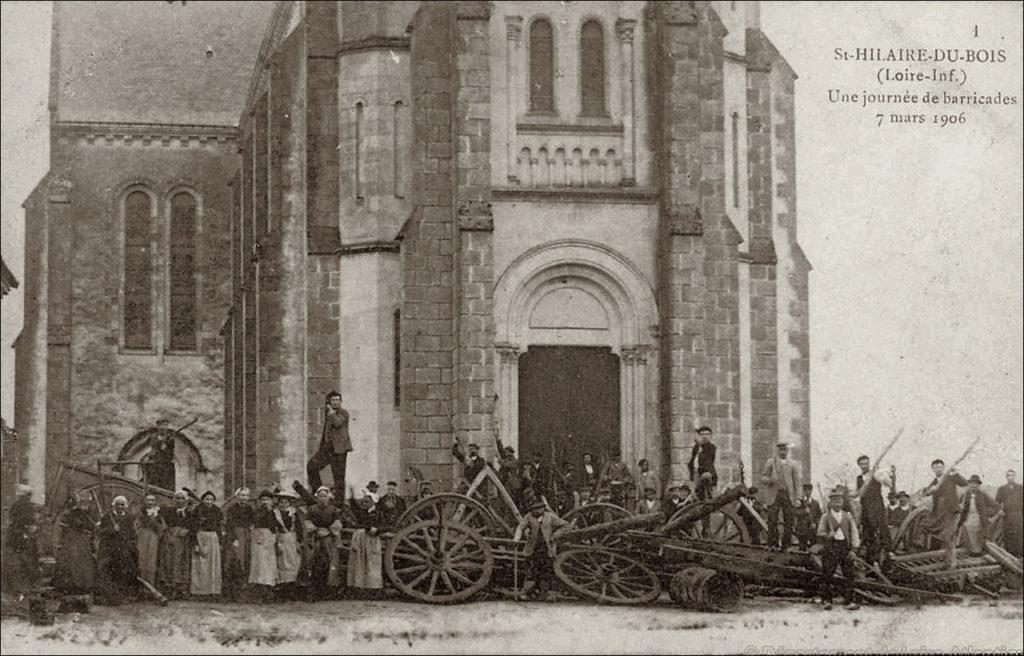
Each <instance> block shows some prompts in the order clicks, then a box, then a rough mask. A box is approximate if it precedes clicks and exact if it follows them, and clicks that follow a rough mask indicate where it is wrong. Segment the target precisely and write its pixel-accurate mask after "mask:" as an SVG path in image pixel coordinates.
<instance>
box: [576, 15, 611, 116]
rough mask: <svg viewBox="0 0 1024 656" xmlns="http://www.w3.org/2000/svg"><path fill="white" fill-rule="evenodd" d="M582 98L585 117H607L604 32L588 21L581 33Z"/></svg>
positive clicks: (594, 22)
mask: <svg viewBox="0 0 1024 656" xmlns="http://www.w3.org/2000/svg"><path fill="white" fill-rule="evenodd" d="M580 98H581V100H582V103H581V104H582V106H581V111H580V113H581V114H582V115H583V116H605V115H606V113H607V112H606V110H605V102H604V30H603V29H602V28H601V23H600V22H598V21H596V20H588V21H587V22H586V23H584V24H583V29H582V30H581V32H580Z"/></svg>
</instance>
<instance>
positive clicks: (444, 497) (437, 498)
mask: <svg viewBox="0 0 1024 656" xmlns="http://www.w3.org/2000/svg"><path fill="white" fill-rule="evenodd" d="M442 518H443V519H444V521H445V522H446V523H449V524H452V523H458V524H465V525H466V526H469V527H470V528H473V529H475V530H477V531H479V532H480V533H482V534H484V535H490V534H495V533H498V534H508V535H511V534H512V531H511V530H510V529H509V527H508V526H506V525H505V523H504V522H502V521H501V520H499V519H498V518H497V517H495V516H494V513H492V512H491V511H490V510H489V509H488V508H487V507H486V506H485V505H483V504H482V503H480V502H479V501H477V500H476V499H471V498H470V497H467V496H465V495H463V494H452V493H450V492H445V493H443V494H433V495H431V496H429V497H425V498H423V499H420V500H419V501H417V502H416V503H414V504H412V505H411V506H409V509H408V510H406V511H405V513H403V514H402V516H401V517H400V518H399V519H398V522H397V524H396V526H404V525H406V524H412V523H414V522H419V521H432V522H434V523H435V524H436V523H438V521H440V520H441V519H442Z"/></svg>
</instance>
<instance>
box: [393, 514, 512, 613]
mask: <svg viewBox="0 0 1024 656" xmlns="http://www.w3.org/2000/svg"><path fill="white" fill-rule="evenodd" d="M384 568H385V570H386V571H387V573H388V578H389V579H390V580H391V582H392V583H393V584H394V586H395V587H396V588H398V589H399V590H401V591H402V592H403V593H405V594H406V595H408V596H409V597H412V598H413V599H416V600H418V601H425V602H427V603H431V604H452V603H458V602H460V601H465V600H466V599H469V598H470V597H472V596H473V595H474V594H476V593H477V592H479V591H480V590H482V589H483V588H484V586H486V585H487V584H488V583H489V582H490V580H491V573H492V572H493V571H494V554H493V553H492V552H491V547H490V545H489V544H487V541H486V540H485V539H484V537H483V536H482V535H480V533H479V532H478V531H476V530H474V529H473V528H471V527H470V526H467V525H466V524H461V523H449V522H446V521H441V522H438V521H431V520H425V521H418V522H413V523H412V524H407V525H405V526H402V527H401V528H399V529H398V532H397V533H396V534H395V535H394V537H393V538H392V540H391V541H390V542H389V543H388V548H387V551H385V553H384Z"/></svg>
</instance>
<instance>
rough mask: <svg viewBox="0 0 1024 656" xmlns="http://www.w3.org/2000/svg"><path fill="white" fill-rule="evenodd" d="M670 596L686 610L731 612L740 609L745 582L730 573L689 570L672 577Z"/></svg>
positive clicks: (700, 569)
mask: <svg viewBox="0 0 1024 656" xmlns="http://www.w3.org/2000/svg"><path fill="white" fill-rule="evenodd" d="M669 595H670V596H671V597H672V600H673V601H675V602H676V603H677V604H679V605H680V606H682V607H683V608H689V609H692V610H700V611H704V612H710V613H727V612H731V611H734V610H736V608H737V607H738V606H739V604H740V601H741V600H742V599H743V582H742V581H741V580H740V579H739V577H737V576H735V575H734V574H730V573H728V572H719V571H718V570H714V569H710V568H707V567H687V568H685V569H682V570H680V571H678V572H676V573H675V574H673V575H672V580H671V582H670V583H669Z"/></svg>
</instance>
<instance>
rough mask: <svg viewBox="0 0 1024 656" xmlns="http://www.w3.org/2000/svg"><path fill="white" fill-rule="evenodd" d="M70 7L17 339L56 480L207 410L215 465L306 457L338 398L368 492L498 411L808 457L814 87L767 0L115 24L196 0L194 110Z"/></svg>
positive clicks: (519, 423)
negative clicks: (131, 71) (804, 197)
mask: <svg viewBox="0 0 1024 656" xmlns="http://www.w3.org/2000/svg"><path fill="white" fill-rule="evenodd" d="M57 7H58V8H57V11H56V14H55V15H56V17H55V39H54V53H55V55H54V58H55V61H54V65H53V70H54V85H53V86H54V92H53V94H52V96H53V97H51V115H52V117H53V127H52V137H53V146H52V149H51V159H52V166H51V172H50V174H49V175H48V176H47V178H46V179H45V180H44V181H43V182H42V183H41V185H40V187H39V188H38V189H37V190H36V192H35V193H34V194H33V195H32V196H31V197H30V198H29V200H28V201H27V202H26V222H27V228H28V230H27V237H26V256H27V257H26V263H27V264H26V276H25V277H26V280H25V284H26V291H28V292H29V293H28V294H27V295H26V298H27V303H26V323H25V330H24V331H23V333H22V336H21V337H20V338H19V341H18V346H17V349H18V351H17V353H18V372H17V373H18V383H17V387H18V394H19V397H18V399H17V403H16V406H17V413H18V414H17V415H16V425H17V426H18V428H19V430H20V431H21V433H22V434H23V435H27V436H28V438H29V440H31V443H32V445H33V446H32V447H30V451H31V454H32V458H30V460H32V462H33V463H35V464H34V465H33V464H30V466H29V469H30V471H34V472H35V473H36V475H37V476H43V477H46V476H51V477H52V472H53V470H54V469H53V468H54V467H55V466H56V463H57V462H59V460H60V459H61V458H69V459H72V460H75V459H77V460H85V461H89V460H90V459H97V458H107V459H111V460H113V459H116V458H119V457H124V456H125V454H127V453H128V452H131V453H132V454H133V455H132V456H131V457H132V458H137V457H142V456H143V455H144V453H142V452H141V451H140V450H139V447H138V439H139V438H138V435H140V434H144V432H145V430H147V428H148V426H149V424H151V423H152V421H153V420H154V419H155V416H156V415H161V416H168V415H169V417H168V418H169V419H170V420H171V422H172V425H173V424H175V423H179V422H180V423H181V424H185V423H187V422H188V421H190V420H191V419H192V418H193V417H197V421H196V422H195V423H194V424H193V425H192V426H190V427H189V428H187V429H186V430H184V431H182V434H181V435H182V437H181V439H182V440H183V441H187V443H186V444H183V446H182V447H181V449H180V450H181V451H182V453H183V454H184V455H183V456H182V460H181V462H183V463H186V464H187V463H189V462H191V463H192V465H191V466H192V468H193V470H194V471H195V472H197V473H195V476H194V477H195V482H196V484H201V485H211V486H214V487H216V488H220V487H223V488H224V489H228V490H230V489H233V488H234V487H236V486H238V485H241V484H243V483H245V484H249V485H259V486H262V485H269V484H274V483H282V484H285V485H286V484H288V483H290V481H291V480H293V479H299V480H304V478H305V473H304V465H305V461H306V459H307V457H308V456H309V455H310V454H311V453H312V451H313V450H314V449H315V448H316V445H317V442H318V441H319V437H320V431H321V427H322V420H323V416H322V407H323V401H324V396H325V395H326V393H327V392H329V391H331V390H334V389H337V390H338V391H340V392H341V393H342V395H343V399H344V405H345V407H346V408H347V409H348V410H349V412H350V415H351V432H352V440H353V443H354V451H353V453H352V455H351V456H350V458H349V469H348V471H349V478H350V480H351V481H352V482H353V484H354V485H357V486H359V485H363V484H365V482H366V481H367V480H369V479H376V480H379V481H382V480H388V479H394V480H398V481H402V482H403V483H404V484H407V482H408V481H409V480H410V479H411V478H412V477H413V476H424V477H426V478H429V479H432V480H434V481H437V483H436V484H435V489H438V488H441V489H443V488H447V487H449V486H450V485H451V483H452V481H453V480H454V479H455V478H456V477H457V476H458V466H457V464H456V463H455V462H454V458H453V456H452V445H453V442H454V441H455V440H458V441H460V442H461V443H462V444H463V445H465V444H466V443H468V442H475V443H477V444H479V445H481V446H482V447H483V449H484V451H485V453H487V454H493V446H494V443H495V436H496V435H498V436H500V437H501V439H502V440H503V441H504V442H505V443H506V444H510V445H512V446H514V447H516V448H517V451H518V452H519V453H520V455H522V456H534V455H536V456H540V457H541V458H542V459H543V460H544V461H554V462H561V461H570V462H578V460H579V458H580V457H581V456H582V453H583V452H584V451H586V452H590V453H592V454H593V455H594V456H595V457H596V458H597V459H598V460H602V459H606V458H608V457H610V456H611V455H612V453H613V452H621V454H622V457H623V459H624V460H626V461H629V462H633V463H635V462H636V460H638V459H640V458H647V459H648V460H649V461H651V463H652V465H653V467H654V468H655V469H656V470H659V471H661V472H662V474H663V477H665V478H668V479H671V480H676V481H682V480H685V479H686V462H687V460H688V459H689V453H690V448H691V446H692V444H693V441H694V429H695V428H696V427H697V426H699V425H702V424H707V425H709V426H711V427H712V428H713V429H714V432H715V437H714V439H715V441H716V442H717V443H718V444H719V454H720V455H719V462H720V466H719V471H720V476H721V477H722V478H723V480H725V481H730V480H731V481H736V480H738V479H739V475H740V465H741V463H742V464H744V465H745V466H746V471H747V480H748V482H749V481H750V471H751V467H752V466H753V465H754V464H758V463H762V462H763V461H764V460H765V459H766V458H767V457H769V455H770V454H771V453H772V450H773V446H774V444H775V443H776V442H777V441H779V440H785V441H788V442H791V443H793V444H795V446H796V448H797V457H798V459H800V460H801V461H803V463H804V466H805V468H809V466H810V463H809V459H808V452H809V449H808V447H809V441H810V435H809V421H808V419H809V397H808V388H809V358H808V303H807V298H808V297H807V291H808V286H807V285H808V275H809V271H810V266H809V264H808V262H807V260H806V258H805V257H804V255H803V252H802V250H801V249H800V246H799V244H798V241H797V221H796V216H797V215H796V194H795V156H794V155H795V154H794V144H795V136H794V103H793V89H794V86H793V85H794V81H795V78H796V76H795V74H794V72H793V71H792V69H791V68H790V67H789V65H788V64H787V63H786V61H785V59H784V58H783V57H782V56H781V55H780V54H779V53H778V52H777V51H776V49H775V48H774V47H773V46H772V44H771V43H770V41H769V40H768V39H767V38H766V37H765V35H764V34H763V33H762V32H761V30H760V20H759V7H758V5H757V3H753V2H650V3H646V2H557V3H556V2H541V1H537V2H529V1H526V2H449V3H445V2H437V3H433V2H361V3H343V2H342V3H334V2H318V3H302V2H279V3H274V5H272V6H271V5H259V4H257V5H244V6H237V7H232V6H230V5H219V6H218V5H214V4H211V3H204V2H189V3H185V6H183V7H179V6H176V5H175V6H167V5H166V4H163V3H162V4H161V5H149V6H148V8H145V9H142V8H140V9H137V10H136V11H137V12H143V13H146V12H148V18H149V19H150V20H148V21H147V16H139V15H133V16H128V17H116V16H108V17H106V18H107V19H109V20H114V21H121V22H122V24H125V25H128V23H131V26H132V29H127V30H125V31H123V32H122V33H121V34H122V39H121V40H120V41H118V42H117V44H116V46H115V45H112V46H111V48H112V50H111V52H112V56H111V59H115V60H116V59H117V55H119V54H121V53H123V50H124V49H125V48H128V49H129V50H130V49H131V45H132V44H133V41H132V38H133V34H134V32H133V30H135V28H136V26H142V27H141V28H139V29H137V30H136V31H137V32H138V38H139V39H142V40H145V39H155V38H157V37H160V36H166V34H167V32H168V31H169V28H168V26H167V25H163V26H162V27H160V28H153V29H152V30H150V29H149V28H150V27H151V26H152V24H153V23H154V22H159V21H160V20H162V17H165V16H166V17H168V18H166V20H168V21H170V23H171V26H173V25H174V21H182V20H185V18H183V16H184V17H189V16H191V19H190V22H188V23H187V24H188V26H189V28H188V29H190V30H194V31H195V32H196V34H194V35H192V37H191V38H188V39H183V40H181V41H175V49H177V48H178V47H179V43H180V45H181V46H182V49H184V50H187V49H188V48H191V49H193V50H194V51H195V52H194V53H191V55H190V56H191V57H192V59H188V60H187V61H175V57H176V55H175V54H174V53H172V52H171V50H172V49H171V48H169V47H168V46H167V45H166V44H164V45H162V46H161V47H160V48H156V49H155V50H156V54H152V55H150V56H151V57H155V58H157V59H158V60H162V59H166V60H167V61H166V62H164V61H158V62H155V63H154V62H152V61H150V62H149V63H148V69H147V70H149V71H150V76H151V77H156V78H159V77H160V76H161V75H164V76H165V78H166V80H165V81H166V84H165V87H170V89H169V90H167V89H165V91H167V94H166V98H165V99H163V98H161V96H160V93H159V90H160V89H161V88H163V87H161V85H159V84H156V82H158V81H159V79H158V80H143V79H136V78H134V77H132V76H131V75H128V76H125V75H121V76H120V78H119V79H116V80H113V81H112V80H105V81H104V82H103V84H107V85H109V88H105V89H103V91H104V93H99V92H98V91H97V89H96V88H95V87H96V86H97V84H100V83H99V82H97V76H96V75H95V74H94V75H88V76H83V75H82V69H83V67H84V66H86V63H85V62H83V61H82V60H81V58H84V59H85V61H86V62H89V61H91V60H90V59H89V56H88V54H87V53H85V52H83V51H80V50H76V49H75V48H76V44H78V43H79V42H83V43H84V40H85V39H86V38H87V36H88V35H89V33H88V32H86V33H85V34H82V33H80V32H81V31H83V30H85V29H86V28H87V27H88V26H89V25H90V24H91V22H96V21H98V20H100V19H101V18H103V17H100V18H97V17H95V16H93V17H91V18H90V19H89V20H84V19H81V20H80V19H79V18H78V17H76V20H74V21H66V22H62V21H65V19H66V18H67V14H68V13H74V14H82V13H89V12H93V14H95V13H97V12H102V11H103V10H101V9H97V8H96V7H95V6H91V5H86V6H85V8H83V7H81V6H75V5H74V3H67V6H65V3H57ZM261 11H262V12H263V14H262V15H260V12H261ZM204 12H210V13H207V14H204ZM229 12H234V15H233V16H230V15H228V13H229ZM221 13H223V14H224V15H221ZM131 21H135V22H131ZM62 26H71V27H64V29H61V27H62ZM114 32H117V30H114ZM125 34H127V37H125V36H124V35H125ZM179 34H180V32H179ZM176 38H178V39H182V37H180V36H178V37H176ZM125 44H127V45H125ZM137 45H140V46H141V45H144V44H142V43H139V44H137ZM154 45H155V44H154ZM68 57H70V59H67V58H68ZM181 57H186V56H185V55H181ZM186 58H187V57H186ZM68 61H71V62H74V63H73V64H70V63H67V62H68ZM162 64H166V66H163V67H162V66H161V65H162ZM117 65H121V66H123V65H125V64H124V62H121V63H120V64H119V63H118V62H117V61H113V62H111V61H105V62H101V63H98V64H96V66H98V68H99V70H100V72H101V73H102V72H103V71H104V70H106V71H108V72H114V70H115V67H116V66H117ZM76 67H77V68H76ZM218 67H219V68H218ZM65 78H66V79H67V82H64V79H65ZM175 90H176V91H177V92H176V93H170V91H175ZM119 94H120V95H119ZM162 100H166V102H162ZM83 107H86V109H88V112H85V110H83V109H82V108H83ZM232 110H234V114H232V113H231V112H232ZM75 112H79V113H83V112H84V113H86V114H88V116H87V117H86V118H84V119H83V118H82V117H81V116H78V115H76V114H75ZM106 114H109V116H107V115H106ZM112 126H113V127H112ZM140 279H141V280H143V281H144V282H145V283H146V284H139V283H138V280H140ZM29 300H30V301H31V302H28V301H29ZM126 308H127V309H128V310H129V311H128V312H126V311H125V310H126ZM140 308H141V310H140ZM145 310H148V311H145ZM139 317H143V318H142V319H139ZM133 438H134V439H135V440H136V442H135V444H136V447H134V450H133V447H130V446H129V444H128V443H129V442H130V441H131V440H132V439H133ZM193 452H194V453H193ZM190 454H191V455H190ZM197 462H198V463H199V464H196V463H197ZM33 467H34V469H33ZM190 471H192V470H190ZM190 475H191V474H190ZM200 477H205V479H204V480H202V481H201V480H200ZM179 478H182V477H181V476H179ZM190 482H191V479H190ZM406 491H409V492H411V491H412V488H411V486H407V487H406Z"/></svg>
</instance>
